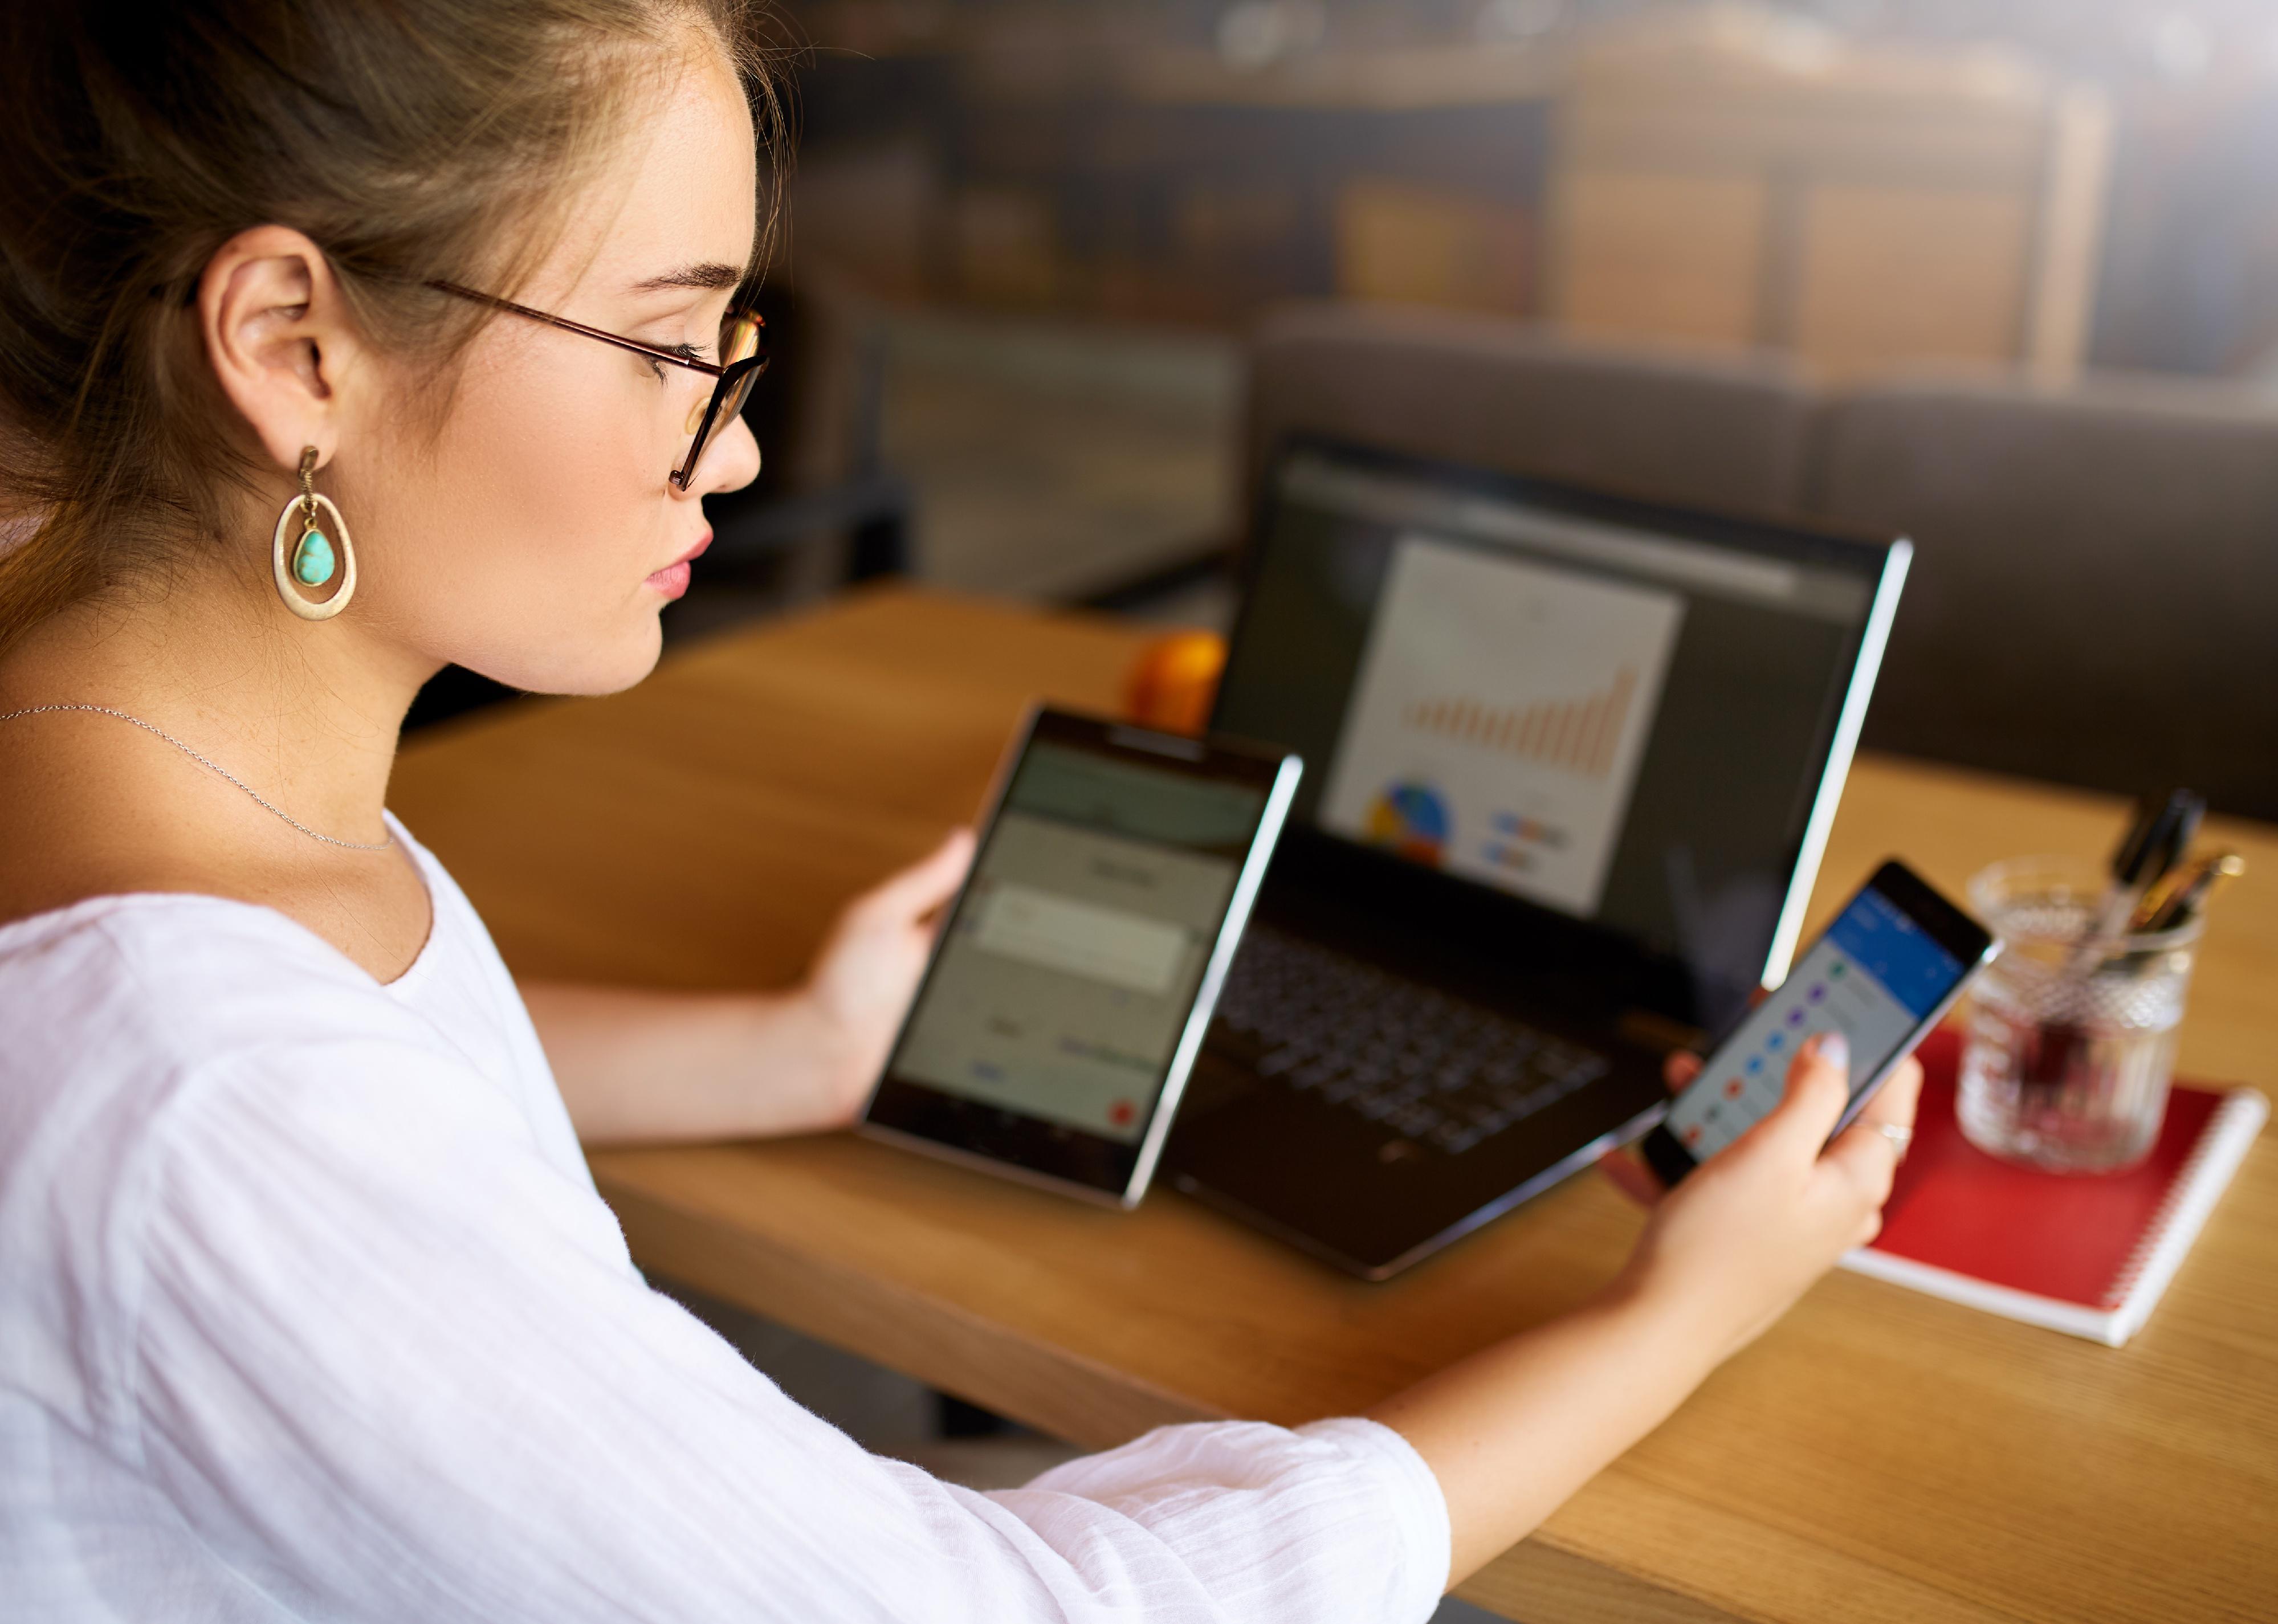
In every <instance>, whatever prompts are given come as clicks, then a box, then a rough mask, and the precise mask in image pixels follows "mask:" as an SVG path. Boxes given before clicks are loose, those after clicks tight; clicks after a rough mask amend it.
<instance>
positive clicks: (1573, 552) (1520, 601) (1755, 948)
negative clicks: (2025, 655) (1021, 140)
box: [1212, 443, 1907, 1007]
mask: <svg viewBox="0 0 2278 1624" xmlns="http://www.w3.org/2000/svg"><path fill="white" fill-rule="evenodd" d="M1906 555H1907V549H1906V548H1905V545H1904V544H1903V543H1901V544H1897V545H1895V546H1887V547H1886V546H1879V545H1870V544H1866V543H1861V542H1853V541H1848V540H1843V539H1839V538H1829V537H1823V536H1820V535H1816V534H1814V533H1812V532H1809V531H1805V530H1788V529H1786V528H1784V527H1780V526H1777V525H1772V524H1766V523H1754V522H1738V521H1732V520H1725V519H1716V518H1710V517H1706V516H1701V515H1687V514H1681V513H1675V512H1670V511H1666V510H1662V509H1658V508H1654V507H1643V506H1640V505H1636V504H1631V503H1626V502H1621V501H1617V500H1613V499H1606V498H1602V497H1596V496H1592V495H1588V494H1586V493H1582V492H1572V491H1568V490H1564V489H1562V488H1557V487H1549V486H1543V485H1539V484H1533V483H1531V482H1526V481H1520V480H1514V479H1510V478H1507V477H1497V476H1493V475H1485V474H1480V473H1478V472H1476V471H1473V470H1467V469H1450V468H1446V467H1441V466H1439V465H1434V464H1428V463H1419V462H1416V461H1410V460H1407V459H1400V458H1392V457H1387V456H1382V455H1379V454H1372V453H1361V452H1356V451H1350V450H1346V449H1341V448H1337V447H1334V446H1323V445H1315V444H1303V443H1301V444H1298V445H1296V446H1293V447H1292V448H1290V449H1289V450H1288V452H1287V453H1286V454H1284V456H1283V457H1282V459H1281V461H1280V463H1279V464H1278V465H1277V467H1276V469H1275V471H1274V474H1273V485H1272V488H1271V489H1270V491H1269V492H1268V493H1267V500H1266V502H1265V509H1264V512H1263V514H1262V515H1261V518H1260V530H1259V533H1258V536H1257V545H1256V546H1255V547H1254V549H1253V552H1252V555H1251V558H1250V570H1251V573H1250V585H1249V592H1248V596H1247V599H1246V600H1245V603H1244V607H1243V612H1242V623H1241V625H1240V627H1239V629H1237V631H1236V634H1235V639H1234V645H1233V648H1232V650H1231V652H1230V654H1229V657H1228V660H1227V671H1226V675H1225V677H1224V679H1223V682H1222V684H1221V686H1220V689H1219V700H1218V706H1217V710H1216V713H1215V714H1214V716H1213V718H1212V723H1213V726H1215V727H1217V728H1221V729H1223V730H1225V731H1227V732H1229V733H1234V734H1239V735H1244V736H1250V737H1253V738H1260V739H1270V740H1273V742H1275V743H1280V744H1283V745H1286V746H1288V747H1289V748H1292V749H1295V750H1296V751H1300V752H1302V753H1303V756H1304V757H1305V759H1306V763H1307V772H1306V774H1305V781H1304V785H1303V789H1301V791H1300V797H1299V800H1298V803H1297V806H1296V813H1295V817H1296V820H1300V821H1303V822H1308V823H1310V824H1311V826H1312V827H1315V828H1317V829H1319V831H1321V832H1323V833H1325V834H1326V835H1332V836H1334V837H1337V838H1338V839H1341V840H1342V841H1346V842H1355V843H1358V844H1362V845H1366V846H1370V847H1374V848H1378V849H1380V850H1385V851H1388V852H1390V853H1393V854H1395V855H1396V856H1398V857H1400V858H1405V859H1406V860H1408V861H1410V862H1413V863H1417V864H1421V865H1427V866H1429V867H1432V868H1434V869H1437V870H1440V871H1441V872H1442V873H1447V874H1449V875H1452V876H1455V877H1457V878H1460V879H1462V880H1464V881H1469V882H1471V883H1472V884H1475V885H1478V886H1482V887H1487V888H1492V889H1494V890H1496V891H1500V892H1502V893H1505V894H1507V895H1509V896H1514V897H1517V898H1519V899H1521V900H1523V901H1525V902H1526V903H1532V904H1534V905H1535V906H1538V907H1540V908H1545V909H1549V910H1552V911H1555V912H1557V913H1560V914H1563V915H1565V916H1567V917H1569V918H1571V919H1579V920H1585V921H1588V922H1590V923H1592V924H1594V925H1596V926H1601V927H1603V928H1605V929H1607V930H1609V931H1612V932H1616V933H1618V934H1621V935H1623V936H1624V937H1626V938H1629V939H1631V940H1632V941H1634V942H1636V943H1638V944H1639V945H1640V947H1642V948H1644V949H1647V950H1648V951H1650V952H1652V953H1654V954H1655V955H1660V956H1666V957H1673V958H1675V959H1678V960H1680V961H1682V963H1683V964H1684V965H1685V966H1686V969H1687V970H1688V971H1689V972H1690V974H1691V977H1692V979H1693V980H1694V982H1695V983H1696V985H1697V986H1698V987H1700V989H1701V992H1702V993H1703V995H1705V1000H1704V1002H1705V1005H1706V1006H1707V1007H1715V1006H1720V1005H1721V1006H1727V1007H1729V1005H1730V1003H1731V1001H1732V1000H1733V999H1735V998H1737V997H1738V996H1739V995H1741V994H1743V993H1744V992H1745V991H1746V990H1747V988H1749V987H1753V986H1754V985H1755V983H1756V982H1757V980H1759V978H1763V977H1768V978H1770V979H1777V976H1778V975H1780V974H1782V973H1784V972H1785V969H1786V964H1787V960H1788V958H1789V957H1791V956H1792V954H1793V949H1794V946H1795V942H1794V937H1795V934H1796V932H1797V930H1798V929H1799V928H1800V922H1801V909H1802V905H1803V901H1804V894H1805V893H1808V889H1809V885H1810V880H1811V877H1812V874H1811V871H1814V870H1816V866H1817V861H1818V845H1819V843H1820V842H1822V841H1823V839H1824V835H1825V826H1826V823H1827V821H1828V820H1829V819H1831V816H1832V812H1833V808H1834V799H1835V794H1834V791H1835V790H1836V789H1839V786H1840V782H1841V778H1842V774H1843V771H1844V769H1845V767H1846V766H1847V762H1848V756H1849V750H1850V743H1851V740H1852V738H1854V737H1855V736H1856V731H1857V724H1858V721H1859V720H1860V719H1861V717H1862V716H1863V713H1864V705H1865V695H1866V690H1867V688H1868V687H1869V686H1871V682H1872V665H1873V661H1874V657H1876V656H1878V655H1879V652H1880V642H1881V631H1882V629H1883V628H1884V627H1886V626H1887V622H1888V616H1889V612H1890V609H1891V607H1892V606H1894V604H1895V600H1896V594H1897V587H1898V582H1899V578H1900V576H1903V573H1904V565H1905V559H1906ZM1862 656H1863V658H1862ZM1854 675H1859V677H1860V680H1859V681H1858V682H1856V683H1854ZM1830 779H1831V780H1832V783H1831V784H1829V783H1827V782H1826V781H1828V780H1830ZM1823 789H1824V790H1825V792H1824V793H1823Z"/></svg>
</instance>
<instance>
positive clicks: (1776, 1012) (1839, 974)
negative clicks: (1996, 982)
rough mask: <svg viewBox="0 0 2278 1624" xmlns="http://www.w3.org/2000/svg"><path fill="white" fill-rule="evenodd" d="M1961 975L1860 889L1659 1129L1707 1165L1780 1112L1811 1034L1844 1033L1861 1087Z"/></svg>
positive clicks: (1874, 894)
mask: <svg viewBox="0 0 2278 1624" xmlns="http://www.w3.org/2000/svg"><path fill="white" fill-rule="evenodd" d="M1966 969H1967V967H1966V966H1965V965H1964V964H1963V963H1962V961H1961V959H1960V958H1959V957H1956V956H1955V955H1954V954H1953V952H1951V951H1949V950H1948V949H1946V948H1945V947H1944V946H1942V945H1940V944H1939V943H1938V942H1937V941H1936V940H1934V939H1933V938H1932V937H1931V936H1930V934H1929V933H1928V932H1926V931H1924V930H1923V927H1922V926H1920V925H1919V924H1917V923H1916V922H1915V920H1914V919H1912V918H1911V917H1909V916H1908V915H1907V913H1906V911H1904V910H1902V909H1901V908H1900V906H1899V905H1898V904H1897V903H1894V902H1892V900H1891V899H1890V898H1889V897H1887V896H1884V895H1883V894H1882V893H1881V892H1880V891H1878V890H1877V889H1876V888H1874V887H1872V886H1869V887H1868V888H1866V889H1865V890H1862V891H1861V892H1860V893H1859V894H1858V895H1857V896H1854V897H1853V898H1852V900H1851V904H1850V906H1848V907H1847V908H1846V909H1845V910H1844V911H1843V912H1842V913H1841V914H1840V915H1839V916H1838V918H1837V919H1836V921H1835V923H1834V924H1833V925H1832V926H1829V928H1828V931H1827V934H1825V935H1823V936H1822V937H1821V938H1820V939H1819V941H1818V942H1816V943H1814V944H1813V946H1812V949H1811V950H1810V951H1809V952H1808V953H1807V954H1805V955H1804V957H1803V959H1802V960H1801V962H1800V963H1799V964H1797V965H1796V967H1795V969H1794V970H1793V972H1791V973H1790V974H1789V976H1788V979H1787V980H1785V982H1783V983H1782V984H1781V986H1780V988H1779V990H1778V991H1777V992H1776V993H1774V994H1772V995H1771V996H1770V997H1769V998H1767V999H1765V1000H1764V1002H1763V1003H1761V1004H1759V1005H1757V1006H1756V1008H1755V1009H1754V1010H1752V1011H1751V1012H1750V1013H1749V1015H1748V1017H1747V1019H1746V1020H1744V1021H1742V1022H1741V1023H1740V1025H1739V1026H1738V1027H1737V1028H1735V1029H1734V1031H1733V1032H1732V1033H1731V1036H1729V1037H1728V1038H1726V1039H1725V1041H1724V1042H1723V1043H1722V1044H1720V1045H1719V1046H1718V1047H1717V1048H1716V1053H1715V1054H1713V1055H1712V1056H1710V1057H1709V1063H1708V1064H1707V1066H1706V1067H1705V1068H1704V1069H1703V1070H1702V1071H1701V1076H1700V1078H1699V1079H1698V1080H1697V1081H1695V1082H1694V1083H1693V1085H1692V1086H1690V1087H1688V1088H1687V1089H1686V1091H1685V1092H1684V1093H1683V1094H1680V1095H1678V1098H1677V1101H1676V1102H1675V1103H1674V1104H1672V1105H1671V1106H1670V1109H1669V1116H1668V1117H1667V1118H1666V1119H1665V1121H1664V1123H1663V1126H1664V1127H1665V1128H1667V1130H1668V1131H1669V1132H1670V1134H1671V1135H1672V1136H1674V1137H1675V1139H1676V1140H1677V1141H1678V1143H1679V1144H1680V1145H1682V1146H1684V1147H1685V1148H1686V1150H1687V1151H1689V1152H1691V1153H1692V1155H1693V1159H1694V1160H1695V1161H1706V1160H1708V1159H1709V1157H1710V1156H1712V1155H1716V1152H1718V1151H1719V1150H1722V1149H1723V1148H1724V1147H1725V1146H1727V1145H1729V1144H1731V1142H1732V1141H1733V1140H1736V1139H1738V1138H1739V1136H1740V1135H1741V1134H1743V1133H1745V1132H1747V1130H1748V1129H1749V1128H1750V1127H1752V1126H1753V1125H1755V1124H1756V1123H1757V1122H1758V1121H1760V1120H1761V1119H1762V1117H1764V1115H1765V1114H1766V1113H1767V1112H1769V1111H1770V1109H1772V1108H1773V1107H1774V1106H1775V1105H1777V1104H1778V1103H1779V1102H1780V1099H1781V1097H1782V1096H1783V1095H1784V1094H1785V1093H1786V1092H1787V1069H1788V1066H1789V1064H1790V1063H1791V1062H1793V1060H1794V1058H1795V1053H1796V1050H1797V1049H1798V1048H1800V1047H1802V1045H1803V1044H1804V1042H1805V1041H1808V1039H1809V1038H1811V1037H1812V1036H1813V1035H1814V1034H1815V1033H1822V1032H1829V1031H1837V1032H1840V1033H1843V1035H1844V1036H1845V1038H1846V1039H1847V1040H1848V1041H1849V1042H1850V1046H1851V1056H1852V1080H1853V1085H1854V1087H1856V1086H1860V1085H1861V1084H1863V1083H1865V1082H1866V1081H1868V1080H1869V1079H1872V1078H1874V1077H1876V1076H1878V1075H1879V1074H1880V1073H1881V1072H1882V1071H1883V1070H1884V1068H1885V1067H1886V1066H1888V1065H1889V1064H1890V1063H1891V1061H1892V1059H1893V1058H1894V1057H1895V1056H1897V1055H1898V1054H1899V1052H1900V1050H1901V1049H1903V1048H1905V1047H1906V1045H1907V1041H1908V1040H1909V1038H1910V1037H1912V1036H1913V1034H1914V1033H1915V1030H1916V1028H1918V1027H1919V1026H1921V1025H1922V1024H1923V1021H1924V1020H1925V1019H1927V1018H1929V1017H1930V1015H1931V1014H1932V1013H1933V1012H1934V1011H1935V1010H1937V1009H1938V1007H1939V1006H1940V1005H1941V1004H1942V1003H1945V1001H1946V999H1947V998H1948V997H1949V996H1950V995H1952V994H1953V989H1954V987H1955V985H1956V983H1958V982H1959V981H1960V980H1961V978H1962V976H1963V975H1964V974H1965V973H1966Z"/></svg>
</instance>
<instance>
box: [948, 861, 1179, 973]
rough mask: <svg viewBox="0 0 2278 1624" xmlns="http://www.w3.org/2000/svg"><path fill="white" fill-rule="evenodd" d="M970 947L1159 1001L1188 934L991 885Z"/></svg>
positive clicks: (1026, 889) (1122, 913)
mask: <svg viewBox="0 0 2278 1624" xmlns="http://www.w3.org/2000/svg"><path fill="white" fill-rule="evenodd" d="M978 911H979V914H980V918H979V919H977V920H976V921H975V926H974V931H973V945H974V946H975V947H976V948H978V949H981V950H982V952H984V953H994V954H997V955H998V957H1003V958H1016V959H1019V960H1020V961H1021V963H1022V964H1041V965H1043V967H1044V968H1045V969H1047V970H1059V971H1065V972H1066V973H1068V974H1069V975H1080V976H1084V977H1087V978H1089V980H1094V981H1105V982H1107V983H1108V984H1109V985H1110V986H1112V987H1128V988H1130V989H1131V990H1132V991H1133V992H1136V993H1145V994H1147V995H1150V997H1156V998H1159V997H1161V996H1162V995H1164V994H1165V993H1167V992H1169V991H1170V990H1171V983H1172V981H1173V980H1174V979H1175V978H1176V977H1177V975H1178V973H1179V965H1180V961H1181V960H1182V959H1183V958H1184V957H1186V950H1187V934H1188V933H1187V932H1186V931H1184V930H1183V929H1181V927H1180V926H1176V925H1172V924H1168V923H1166V922H1165V921H1164V920H1161V919H1147V918H1145V917H1143V916H1142V915H1140V914H1136V913H1131V912H1128V911H1126V910H1124V909H1121V908H1104V907H1102V906H1100V905H1099V904H1098V903H1088V902H1085V901H1083V900H1082V899H1081V898H1079V897H1074V896H1054V895H1053V894H1052V893H1051V892H1050V891H1040V890H1038V889H1036V888H1035V887H1034V886H1027V885H1016V884H1014V883H1013V882H1011V881H1002V882H1000V883H998V885H997V886H996V887H995V888H992V889H991V890H990V893H989V895H988V896H987V897H986V898H985V899H984V900H983V901H982V904H981V907H980V909H979V910H978Z"/></svg>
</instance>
